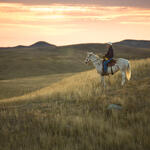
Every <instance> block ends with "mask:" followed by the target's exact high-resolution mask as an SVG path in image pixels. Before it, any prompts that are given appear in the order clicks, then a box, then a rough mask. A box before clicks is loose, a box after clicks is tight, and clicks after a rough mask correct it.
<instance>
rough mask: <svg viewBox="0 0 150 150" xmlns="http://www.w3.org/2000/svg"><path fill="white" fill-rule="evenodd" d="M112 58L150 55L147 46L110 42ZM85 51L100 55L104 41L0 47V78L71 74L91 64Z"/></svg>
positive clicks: (104, 49) (40, 43)
mask: <svg viewBox="0 0 150 150" xmlns="http://www.w3.org/2000/svg"><path fill="white" fill-rule="evenodd" d="M114 50H115V57H123V58H127V59H139V58H147V57H150V49H148V48H147V49H146V48H132V47H128V46H122V45H117V44H115V45H114ZM87 51H93V52H95V53H97V54H99V55H100V56H103V55H104V54H105V53H106V51H107V48H106V45H105V44H99V43H95V44H77V45H68V46H60V47H56V46H54V45H52V44H48V43H45V42H37V43H35V44H33V45H31V46H28V47H24V46H19V47H17V48H16V47H13V48H4V49H3V48H2V49H1V50H0V80H4V79H15V78H22V77H31V76H40V75H49V74H60V73H61V74H62V73H75V72H81V71H85V70H88V69H91V68H92V66H91V67H89V66H86V65H85V64H84V59H85V57H86V52H87Z"/></svg>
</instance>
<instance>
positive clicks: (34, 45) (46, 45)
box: [0, 41, 57, 49]
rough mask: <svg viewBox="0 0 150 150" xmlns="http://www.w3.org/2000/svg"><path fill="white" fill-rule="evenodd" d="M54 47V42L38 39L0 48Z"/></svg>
mask: <svg viewBox="0 0 150 150" xmlns="http://www.w3.org/2000/svg"><path fill="white" fill-rule="evenodd" d="M46 47H48V48H56V47H57V46H56V45H54V44H49V43H48V42H45V41H38V42H36V43H34V44H32V45H29V46H25V45H17V46H14V47H0V49H10V48H46Z"/></svg>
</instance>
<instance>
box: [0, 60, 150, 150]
mask: <svg viewBox="0 0 150 150" xmlns="http://www.w3.org/2000/svg"><path fill="white" fill-rule="evenodd" d="M131 65H132V80H131V81H129V82H128V83H126V85H125V87H121V85H120V80H121V77H120V74H119V73H118V74H116V75H115V76H113V77H111V78H107V80H106V82H107V89H106V91H105V93H104V92H103V90H102V87H101V86H100V79H99V78H100V77H99V75H98V74H97V73H96V72H95V70H91V71H87V72H83V73H78V74H77V75H74V76H72V77H69V78H66V79H64V80H62V81H60V82H58V83H54V84H53V85H51V86H49V87H46V88H43V89H41V90H38V91H36V92H32V93H30V94H27V95H23V96H21V97H14V98H10V99H5V100H2V101H1V102H0V118H1V120H2V121H1V123H0V128H1V131H0V133H1V134H0V136H1V140H0V149H3V150H7V149H16V150H17V149H20V148H21V149H37V150H39V149H45V150H49V149H62V150H67V149H68V150H69V149H71V150H76V149H79V150H85V149H86V150H91V149H95V150H99V149H103V150H113V149H118V150H120V149H122V150H127V149H132V150H137V149H150V144H149V138H150V126H149V123H150V119H149V115H150V109H149V106H150V99H149V97H150V93H149V88H150V77H149V71H150V59H143V60H136V61H131ZM135 87H136V88H135ZM110 103H119V104H120V105H122V107H123V109H122V110H121V111H118V110H112V111H111V110H107V107H108V104H110ZM8 143H9V144H8Z"/></svg>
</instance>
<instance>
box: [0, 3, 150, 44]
mask: <svg viewBox="0 0 150 150" xmlns="http://www.w3.org/2000/svg"><path fill="white" fill-rule="evenodd" d="M124 39H140V40H150V0H0V47H3V46H16V45H30V44H33V43H34V42H37V41H47V42H49V43H51V44H56V45H69V44H77V43H105V42H109V41H110V42H116V41H121V40H124Z"/></svg>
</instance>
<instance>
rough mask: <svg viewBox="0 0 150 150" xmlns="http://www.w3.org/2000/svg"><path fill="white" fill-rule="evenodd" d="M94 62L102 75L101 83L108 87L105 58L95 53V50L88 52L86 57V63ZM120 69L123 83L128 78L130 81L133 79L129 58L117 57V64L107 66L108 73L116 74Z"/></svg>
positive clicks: (122, 83)
mask: <svg viewBox="0 0 150 150" xmlns="http://www.w3.org/2000/svg"><path fill="white" fill-rule="evenodd" d="M90 61H91V62H92V63H93V65H94V67H95V68H96V70H97V72H98V73H99V74H100V75H101V83H102V84H103V87H104V88H105V87H106V84H105V75H103V59H101V58H100V57H99V56H98V55H96V54H94V53H93V52H87V57H86V59H85V63H86V64H87V63H89V62H90ZM118 71H120V72H121V74H122V82H121V85H122V86H123V85H124V84H125V81H126V78H127V80H128V81H129V80H130V79H131V65H130V62H129V60H127V59H123V58H118V59H116V63H115V65H113V66H111V67H109V66H108V68H107V73H108V75H111V74H115V73H116V72H118Z"/></svg>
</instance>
